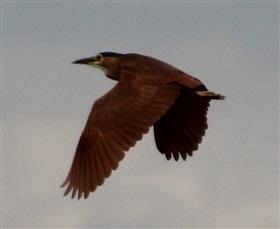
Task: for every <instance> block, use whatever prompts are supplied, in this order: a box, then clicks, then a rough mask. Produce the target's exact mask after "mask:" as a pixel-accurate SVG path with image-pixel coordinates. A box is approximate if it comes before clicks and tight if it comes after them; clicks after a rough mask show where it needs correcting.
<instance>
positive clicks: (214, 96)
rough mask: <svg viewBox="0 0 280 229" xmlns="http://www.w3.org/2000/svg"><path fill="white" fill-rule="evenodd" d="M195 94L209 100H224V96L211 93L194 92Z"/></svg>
mask: <svg viewBox="0 0 280 229" xmlns="http://www.w3.org/2000/svg"><path fill="white" fill-rule="evenodd" d="M196 94H198V95H199V96H202V97H207V98H209V99H225V96H223V95H220V94H217V93H214V92H212V91H196Z"/></svg>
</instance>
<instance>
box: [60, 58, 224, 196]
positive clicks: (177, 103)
mask: <svg viewBox="0 0 280 229" xmlns="http://www.w3.org/2000/svg"><path fill="white" fill-rule="evenodd" d="M73 63H74V64H83V65H88V66H91V67H95V68H99V69H101V70H102V71H103V72H104V73H105V76H107V77H108V78H109V79H112V80H115V81H117V83H116V84H115V86H114V87H113V88H112V89H111V90H110V91H109V92H107V93H106V94H105V95H104V96H102V97H101V98H99V99H98V100H96V101H95V102H94V104H93V106H92V109H91V111H90V114H89V117H88V120H87V122H86V125H85V127H84V130H83V131H82V133H81V136H80V139H79V141H78V144H77V148H76V150H75V155H74V159H73V162H72V165H71V168H70V170H69V173H68V175H67V177H66V179H65V181H64V182H63V184H62V185H61V187H66V188H65V189H66V190H65V192H64V196H65V195H67V194H69V193H71V192H72V195H71V196H72V198H75V196H76V194H77V196H78V199H80V198H81V197H82V196H83V197H84V199H86V198H88V196H89V194H90V193H91V192H94V191H95V190H96V188H97V187H98V186H101V185H102V184H103V183H104V180H105V179H106V178H108V177H109V176H110V175H111V173H112V171H113V170H116V169H117V168H118V166H119V163H120V161H121V160H122V159H123V158H124V156H125V152H126V151H128V150H129V149H130V148H131V147H133V146H134V145H135V144H136V142H137V141H139V140H141V139H142V137H143V135H144V134H146V133H147V132H148V131H149V129H150V127H152V126H153V130H154V138H155V143H156V147H157V149H158V151H159V152H160V153H161V154H163V155H165V157H166V159H167V160H170V159H171V158H174V160H175V161H177V160H178V159H179V158H180V157H181V158H182V159H183V160H186V158H187V157H190V156H192V155H193V152H194V151H196V150H197V149H198V145H199V144H200V143H201V141H202V137H203V136H204V135H205V131H206V129H207V128H208V126H207V111H208V107H209V105H210V101H211V100H223V99H224V98H225V96H223V95H221V94H217V93H214V92H212V91H209V90H208V89H207V88H206V86H205V85H204V84H203V83H202V82H201V81H200V80H199V79H197V78H195V77H193V76H191V75H189V74H187V73H185V72H183V71H182V70H180V69H178V68H176V67H174V66H172V65H170V64H168V63H166V62H163V61H161V60H158V59H156V58H153V57H149V56H146V55H141V54H136V53H127V54H122V53H116V52H100V53H98V54H97V55H94V56H91V57H88V58H83V59H78V60H76V61H74V62H73Z"/></svg>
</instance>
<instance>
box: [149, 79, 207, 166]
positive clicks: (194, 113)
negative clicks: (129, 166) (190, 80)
mask: <svg viewBox="0 0 280 229" xmlns="http://www.w3.org/2000/svg"><path fill="white" fill-rule="evenodd" d="M196 88H197V89H199V90H207V89H206V88H205V86H204V85H202V84H201V85H196ZM209 101H210V99H209V98H206V97H201V96H199V95H197V94H196V93H195V92H194V90H193V89H191V88H187V87H182V91H181V94H180V96H179V97H178V98H177V99H176V101H175V102H174V104H173V105H172V106H171V108H170V109H169V110H168V111H167V112H166V114H165V115H163V116H162V117H161V118H160V120H159V121H157V122H156V123H155V125H154V135H155V141H156V145H157V148H158V150H159V151H160V152H161V153H162V154H165V156H166V158H167V159H168V160H170V159H171V155H173V157H174V159H175V160H176V161H177V160H178V159H179V155H181V157H182V158H183V159H184V160H186V158H187V154H188V155H189V156H192V154H193V151H195V150H197V149H198V144H199V143H200V142H201V141H202V137H203V136H204V134H205V130H206V129H207V117H206V115H207V110H208V107H209Z"/></svg>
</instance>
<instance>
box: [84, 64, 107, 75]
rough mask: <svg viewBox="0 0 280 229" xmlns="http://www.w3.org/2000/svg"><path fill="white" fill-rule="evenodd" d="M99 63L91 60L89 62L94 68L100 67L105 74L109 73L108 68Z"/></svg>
mask: <svg viewBox="0 0 280 229" xmlns="http://www.w3.org/2000/svg"><path fill="white" fill-rule="evenodd" d="M98 64H99V62H90V63H88V65H89V66H91V67H93V68H99V69H101V70H102V71H103V72H104V73H105V74H107V73H108V71H107V69H106V68H104V67H102V66H100V65H98Z"/></svg>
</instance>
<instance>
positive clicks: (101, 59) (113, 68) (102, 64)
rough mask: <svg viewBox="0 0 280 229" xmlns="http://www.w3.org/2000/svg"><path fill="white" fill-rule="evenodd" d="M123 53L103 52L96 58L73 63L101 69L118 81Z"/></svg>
mask: <svg viewBox="0 0 280 229" xmlns="http://www.w3.org/2000/svg"><path fill="white" fill-rule="evenodd" d="M121 56H123V54H121V53H115V52H101V53H98V54H97V55H95V56H92V57H87V58H83V59H79V60H76V61H73V64H86V65H89V66H92V67H95V68H100V69H101V70H102V71H103V72H104V73H105V74H106V76H108V77H109V78H111V79H114V80H118V78H119V77H118V74H119V72H118V71H119V62H120V57H121Z"/></svg>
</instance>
